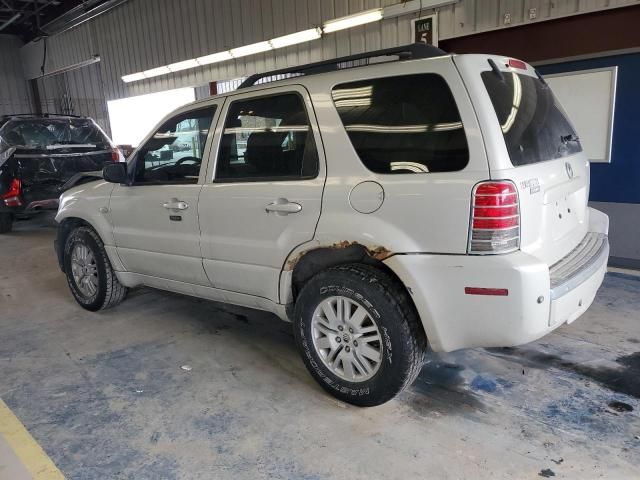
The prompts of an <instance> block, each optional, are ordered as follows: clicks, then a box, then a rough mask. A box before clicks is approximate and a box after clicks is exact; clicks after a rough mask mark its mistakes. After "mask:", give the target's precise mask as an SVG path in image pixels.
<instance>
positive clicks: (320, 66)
mask: <svg viewBox="0 0 640 480" xmlns="http://www.w3.org/2000/svg"><path fill="white" fill-rule="evenodd" d="M446 54H447V52H445V51H444V50H441V49H439V48H438V47H434V46H433V45H427V44H426V43H410V44H409V45H404V46H402V47H393V48H385V49H383V50H374V51H372V52H365V53H358V54H355V55H348V56H346V57H338V58H332V59H330V60H323V61H321V62H315V63H307V64H305V65H297V66H295V67H289V68H282V69H280V70H271V71H269V72H263V73H256V74H253V75H251V76H249V77H247V79H246V80H245V81H244V82H242V83H241V84H240V86H239V87H238V90H240V89H241V88H248V87H251V86H253V85H255V84H256V83H257V82H258V81H259V80H260V79H262V78H267V77H274V76H276V75H285V74H298V75H315V74H318V73H326V72H333V71H336V70H342V69H344V68H353V67H341V66H340V64H343V63H345V62H353V61H357V60H369V59H371V58H376V57H387V56H397V57H399V58H398V60H399V61H401V60H414V59H417V58H431V57H440V56H442V55H446ZM357 66H362V65H357Z"/></svg>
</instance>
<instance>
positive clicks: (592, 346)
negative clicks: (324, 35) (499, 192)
mask: <svg viewBox="0 0 640 480" xmlns="http://www.w3.org/2000/svg"><path fill="white" fill-rule="evenodd" d="M54 232H55V226H54V224H53V223H52V222H51V221H50V220H49V219H46V218H41V219H39V220H38V221H33V222H21V223H19V224H17V225H16V230H15V232H14V233H13V234H11V235H8V236H3V237H2V238H0V372H1V373H0V397H1V398H2V399H3V400H4V401H5V402H6V403H7V405H9V407H10V408H11V409H12V410H13V412H14V413H15V414H16V415H17V416H18V417H19V418H20V420H21V421H22V422H23V423H24V425H25V426H26V427H27V428H28V429H29V431H30V432H31V434H32V435H33V437H35V439H36V440H37V441H38V442H39V443H40V444H41V445H42V447H43V448H44V449H45V451H46V452H47V453H48V455H49V456H50V457H51V458H52V459H53V461H54V462H55V463H56V465H57V466H58V467H59V468H60V470H61V471H62V472H63V473H64V474H65V475H66V476H67V477H68V478H73V479H83V480H84V479H104V478H131V479H158V478H163V479H165V478H166V479H173V478H177V479H198V478H202V479H211V478H216V479H227V478H229V479H231V478H233V479H245V478H246V479H261V478H291V479H325V478H336V479H340V478H348V479H361V478H362V479H367V480H370V479H372V478H434V479H436V478H437V479H454V478H455V479H457V478H473V479H485V478H491V479H502V478H505V479H506V478H509V479H511V478H515V479H536V478H541V477H544V476H551V475H552V474H554V475H555V478H576V479H591V478H608V479H637V478H640V417H639V412H640V401H639V400H638V399H639V398H640V353H639V352H638V350H640V280H639V279H638V278H634V277H633V276H628V275H624V274H618V273H614V274H608V275H607V278H606V280H605V284H604V286H603V288H602V289H601V291H600V293H599V295H598V298H597V300H596V302H595V304H594V305H593V306H592V307H591V308H590V309H589V311H588V312H587V313H586V314H585V315H584V316H583V317H582V318H581V319H580V320H578V321H577V322H575V323H574V324H573V325H570V326H564V327H562V328H560V329H559V330H557V331H556V333H554V334H552V335H550V336H548V337H546V338H543V339H541V340H540V341H538V342H536V343H534V344H531V345H528V346H526V347H522V348H516V349H493V350H490V351H487V350H482V349H478V350H468V351H463V352H457V353H453V354H446V355H434V356H433V357H432V358H431V360H430V362H429V363H427V364H426V365H425V367H424V369H423V371H422V373H421V375H420V377H419V379H418V380H417V382H416V383H415V384H414V385H413V386H412V387H411V388H410V390H409V391H407V392H406V393H404V394H403V395H401V396H400V397H399V398H398V399H396V400H394V401H392V402H389V403H388V404H386V405H384V406H381V407H377V408H370V409H358V408H355V407H351V406H349V405H345V404H342V403H340V402H338V401H336V400H333V399H332V398H331V397H329V396H327V395H326V394H325V393H324V392H323V391H322V390H321V389H320V388H319V387H318V386H317V385H316V384H315V383H314V381H313V380H312V379H311V377H310V376H309V375H308V374H307V372H306V370H305V369H304V366H303V364H302V362H301V360H300V359H299V358H298V354H297V352H296V350H295V348H294V344H293V337H292V334H291V330H290V326H289V325H288V324H285V323H283V322H281V321H279V320H277V319H276V318H275V317H272V316H271V315H269V314H265V313H261V312H256V311H251V310H246V309H240V308H236V307H226V306H223V305H220V304H216V303H212V302H207V301H200V300H197V299H194V298H189V297H183V296H178V295H172V294H167V293H163V292H158V291H153V290H146V289H143V290H138V291H135V292H132V294H131V295H130V297H129V298H128V300H127V301H125V302H124V303H123V304H122V305H120V306H119V307H117V308H115V309H113V310H109V311H107V312H104V313H98V314H92V313H89V312H86V311H84V310H82V309H81V308H80V307H79V306H77V305H76V303H75V301H74V300H73V299H72V297H71V294H70V293H69V291H68V288H67V285H66V282H65V279H64V277H63V275H62V273H61V272H60V271H59V270H58V268H57V266H56V262H55V259H54V254H53V250H52V248H53V247H52V241H53V237H54ZM183 365H189V366H191V368H192V370H191V371H185V370H182V369H181V366H183ZM615 402H617V403H615Z"/></svg>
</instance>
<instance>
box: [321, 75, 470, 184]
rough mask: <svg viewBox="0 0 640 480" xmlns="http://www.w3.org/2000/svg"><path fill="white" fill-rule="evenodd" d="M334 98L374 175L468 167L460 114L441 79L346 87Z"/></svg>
mask: <svg viewBox="0 0 640 480" xmlns="http://www.w3.org/2000/svg"><path fill="white" fill-rule="evenodd" d="M332 96H333V102H334V104H335V107H336V110H337V111H338V115H339V116H340V119H341V120H342V124H343V125H344V128H345V130H346V132H347V134H348V135H349V139H350V140H351V143H352V145H353V147H354V148H355V150H356V152H357V154H358V156H359V157H360V160H361V161H362V162H363V163H364V165H365V166H366V167H367V168H368V169H369V170H372V171H373V172H376V173H392V174H402V173H430V172H452V171H457V170H462V169H463V168H464V167H466V165H467V163H468V162H469V148H468V146H467V138H466V136H465V133H464V127H463V125H462V120H461V118H460V112H459V111H458V107H457V105H456V102H455V100H454V98H453V94H452V93H451V90H450V89H449V86H448V85H447V82H446V81H445V80H444V79H443V78H442V77H441V76H440V75H437V74H433V73H425V74H419V75H407V76H400V77H387V78H377V79H371V80H363V81H359V82H351V83H343V84H341V85H337V86H336V87H334V88H333V91H332Z"/></svg>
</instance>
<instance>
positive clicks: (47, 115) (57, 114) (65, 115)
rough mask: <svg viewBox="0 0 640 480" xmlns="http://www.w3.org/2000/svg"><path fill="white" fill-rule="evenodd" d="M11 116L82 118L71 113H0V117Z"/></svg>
mask: <svg viewBox="0 0 640 480" xmlns="http://www.w3.org/2000/svg"><path fill="white" fill-rule="evenodd" d="M11 117H38V118H48V117H71V118H83V117H82V116H81V115H71V114H69V113H7V114H5V115H0V118H11Z"/></svg>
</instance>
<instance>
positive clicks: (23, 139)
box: [2, 118, 110, 150]
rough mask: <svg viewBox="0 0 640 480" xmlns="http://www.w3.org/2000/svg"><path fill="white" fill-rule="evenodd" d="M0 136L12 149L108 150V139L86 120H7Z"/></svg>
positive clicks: (90, 121)
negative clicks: (82, 148) (74, 148)
mask: <svg viewBox="0 0 640 480" xmlns="http://www.w3.org/2000/svg"><path fill="white" fill-rule="evenodd" d="M2 137H3V138H4V140H5V142H7V143H8V144H10V145H12V146H16V147H23V148H29V149H38V150H45V149H46V150H51V149H56V148H73V147H77V148H80V147H84V148H100V149H103V148H110V142H109V139H108V138H107V137H106V136H105V134H104V133H102V131H101V130H100V128H99V127H98V126H97V125H96V124H95V123H94V122H93V121H92V120H90V119H86V118H55V119H54V118H42V119H16V120H9V121H8V122H7V123H6V125H5V126H4V128H3V129H2Z"/></svg>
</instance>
